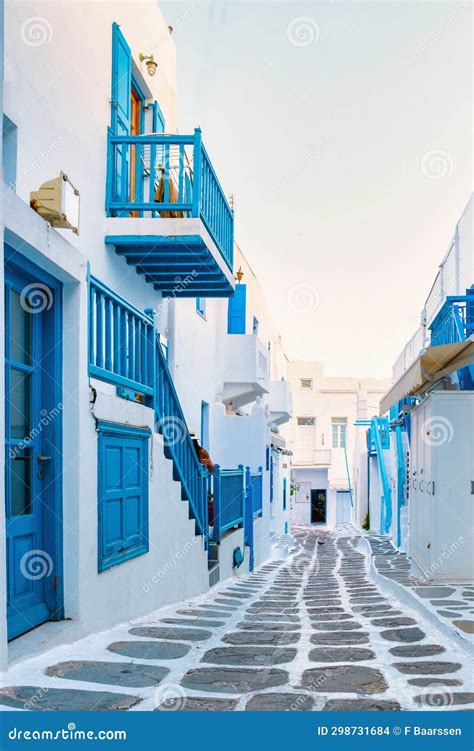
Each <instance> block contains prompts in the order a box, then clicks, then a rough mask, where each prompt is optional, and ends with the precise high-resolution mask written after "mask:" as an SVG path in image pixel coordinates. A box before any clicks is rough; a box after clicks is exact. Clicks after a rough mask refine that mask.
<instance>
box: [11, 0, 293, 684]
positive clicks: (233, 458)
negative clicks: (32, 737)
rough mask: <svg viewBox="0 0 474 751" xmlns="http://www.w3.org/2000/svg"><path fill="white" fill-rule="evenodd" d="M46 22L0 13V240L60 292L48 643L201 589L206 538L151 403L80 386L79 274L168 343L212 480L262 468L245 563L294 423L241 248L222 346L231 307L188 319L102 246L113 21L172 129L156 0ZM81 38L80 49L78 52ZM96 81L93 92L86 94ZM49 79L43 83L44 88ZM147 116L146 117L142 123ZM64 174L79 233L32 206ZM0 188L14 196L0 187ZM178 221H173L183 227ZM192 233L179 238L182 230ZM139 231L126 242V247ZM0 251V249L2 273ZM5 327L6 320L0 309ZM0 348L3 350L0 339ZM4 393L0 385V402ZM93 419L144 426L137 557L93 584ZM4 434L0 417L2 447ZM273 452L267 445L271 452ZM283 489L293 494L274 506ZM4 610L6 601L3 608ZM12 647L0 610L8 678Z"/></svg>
mask: <svg viewBox="0 0 474 751" xmlns="http://www.w3.org/2000/svg"><path fill="white" fill-rule="evenodd" d="M41 12H42V16H44V19H43V20H44V24H43V27H42V28H41V29H40V32H41V33H42V34H45V41H44V43H42V44H34V43H28V39H27V41H26V42H25V40H24V37H25V34H28V33H29V31H28V24H27V21H28V19H30V18H32V17H35V16H36V15H37V5H36V3H34V2H21V3H9V4H8V6H7V8H6V13H5V16H6V18H5V24H6V35H5V41H6V46H5V53H4V59H5V65H4V66H2V67H1V69H2V72H4V73H5V87H4V101H3V112H4V114H5V115H6V116H7V118H8V119H9V121H10V122H11V123H13V124H14V126H15V128H16V131H15V133H16V147H15V153H14V154H12V153H11V152H9V153H8V155H7V156H8V159H9V160H10V162H9V163H10V164H11V163H12V159H13V157H14V160H13V161H16V175H13V178H14V179H12V170H11V169H10V168H9V170H8V175H7V174H5V173H4V175H3V177H4V180H3V182H2V200H1V202H0V231H1V233H2V238H3V233H4V234H5V243H6V244H7V245H8V253H9V254H10V255H11V256H12V258H13V260H14V264H15V268H16V266H19V267H21V266H22V264H24V263H25V262H26V261H28V262H29V263H31V264H32V266H31V268H38V269H39V270H41V271H42V272H47V274H49V275H51V277H52V278H54V279H55V280H57V282H58V284H59V285H62V286H61V290H62V292H61V303H62V337H61V343H62V356H61V362H60V366H61V384H60V385H61V390H62V402H61V407H60V413H61V416H60V418H59V419H60V420H61V425H62V438H61V447H60V453H61V456H62V459H63V461H62V469H61V476H60V481H58V483H59V486H60V489H61V494H62V521H61V529H60V532H59V534H60V538H61V547H62V550H63V552H64V554H63V556H62V559H63V563H62V564H61V570H60V573H59V574H58V581H57V583H56V586H57V587H59V588H60V589H61V590H62V591H63V593H64V597H63V610H62V616H61V618H63V619H67V621H65V620H60V621H58V623H57V629H56V631H55V625H56V624H54V623H49V624H47V626H48V640H50V641H55V640H67V639H68V638H72V634H73V633H74V634H75V635H77V633H81V634H86V633H90V632H92V631H95V630H100V629H102V628H105V627H108V626H111V625H113V624H116V623H119V622H122V621H125V620H127V619H129V618H132V617H137V616H140V615H144V614H146V613H149V612H152V611H153V610H155V609H157V608H158V607H160V606H162V605H165V604H168V603H171V602H175V601H179V600H183V599H186V598H189V597H192V596H194V595H197V594H200V593H202V592H205V591H207V589H208V588H209V572H208V563H209V561H208V550H207V549H206V545H205V541H204V538H203V536H202V535H198V534H197V533H196V527H195V523H194V520H193V519H192V518H191V513H190V507H189V504H188V502H187V501H185V500H182V492H181V490H182V489H181V484H180V482H179V480H177V479H176V474H175V473H173V462H172V460H171V459H168V458H166V457H165V454H164V445H163V438H162V436H160V435H159V434H157V433H156V432H155V415H154V411H153V409H152V408H151V405H150V404H145V403H143V400H142V403H140V400H139V401H138V402H136V401H133V400H132V401H130V400H128V399H124V398H121V397H120V396H119V394H118V392H117V388H116V386H115V385H112V383H107V382H104V380H98V379H97V378H89V376H88V346H89V344H88V338H89V331H88V275H89V274H92V275H93V276H94V277H95V278H97V279H98V280H100V282H101V283H103V284H104V285H107V287H108V288H110V289H111V290H112V291H113V292H114V293H115V294H117V295H119V296H120V297H122V298H123V299H124V300H125V301H126V302H127V303H129V304H130V305H131V306H134V307H135V308H137V309H138V310H139V311H144V310H145V309H152V310H154V312H155V324H156V328H157V331H158V332H159V334H160V335H161V336H162V338H163V341H164V342H166V344H167V347H168V365H169V370H170V373H171V376H172V379H173V382H174V386H175V388H176V392H177V394H178V398H179V401H180V403H181V407H182V409H183V412H184V417H185V420H186V423H187V426H188V427H189V428H192V429H194V431H195V432H196V434H197V436H198V437H199V439H200V440H201V442H202V443H204V442H206V444H207V446H206V448H207V449H208V450H209V453H210V455H211V458H212V460H213V461H214V463H216V464H219V465H220V466H221V467H222V468H223V469H232V468H235V467H237V466H238V465H243V466H244V467H247V466H248V467H250V469H251V471H255V472H256V471H258V470H259V468H260V467H261V468H262V482H263V509H262V516H261V517H259V518H256V519H255V521H254V558H255V565H256V566H258V565H260V564H261V563H262V562H263V561H265V560H266V559H267V558H268V557H269V556H271V555H272V550H273V548H274V547H275V545H276V544H277V543H278V540H279V538H280V537H281V536H283V535H285V533H286V532H287V531H288V522H289V508H290V504H289V485H290V483H289V461H286V460H285V461H284V459H285V457H286V454H285V453H284V452H285V451H286V443H285V421H287V420H288V419H289V416H290V409H291V395H290V392H289V389H283V390H284V391H285V393H284V394H283V398H276V401H275V402H274V405H275V406H274V407H273V406H272V404H270V402H269V394H270V391H271V383H272V382H273V383H274V382H281V379H282V378H287V359H286V356H285V353H284V351H283V347H282V345H281V341H280V338H279V335H278V332H277V331H276V330H275V327H274V325H273V323H272V318H271V313H270V312H269V310H268V308H267V306H266V303H265V301H264V297H263V293H262V289H261V287H260V284H259V282H258V280H257V279H256V277H255V275H254V273H253V272H252V269H251V267H250V265H249V263H248V261H247V260H246V258H245V256H244V254H243V252H242V251H241V250H240V249H239V248H238V247H237V246H236V249H235V261H234V268H235V270H237V269H239V268H241V269H242V271H243V277H242V281H241V283H242V284H245V285H246V288H247V297H246V326H245V333H242V334H229V333H228V321H227V309H228V301H227V299H225V298H222V299H219V298H217V297H210V298H209V299H207V300H206V305H205V312H204V313H200V312H198V310H197V304H196V300H195V299H194V298H188V299H176V298H173V297H168V298H166V299H164V298H162V296H161V293H160V292H158V291H156V290H155V289H154V288H153V285H152V284H149V283H147V282H146V281H145V278H144V276H143V275H138V274H137V273H136V272H135V269H134V268H133V266H130V265H127V263H126V261H125V259H124V258H123V257H120V256H119V255H117V254H116V253H115V252H114V248H113V247H112V246H110V245H106V244H105V242H104V238H105V236H106V234H107V233H110V230H109V229H108V224H110V218H106V216H105V209H104V198H105V191H106V172H107V128H108V126H109V124H110V118H111V108H110V91H111V62H112V45H111V40H112V24H113V23H114V22H116V23H118V24H119V26H120V29H121V31H122V33H123V35H124V36H125V38H126V40H127V43H128V45H129V47H130V50H131V55H132V62H133V74H134V76H135V79H136V80H137V81H138V83H139V85H140V87H141V89H142V91H143V92H144V95H145V99H146V101H148V100H149V101H152V100H154V101H157V102H158V103H159V106H160V109H161V111H162V113H163V116H164V119H165V132H166V133H176V129H177V120H176V51H175V46H174V41H173V38H172V36H171V34H170V31H169V29H168V26H167V24H166V21H165V19H164V18H163V16H162V13H161V11H160V9H159V8H158V6H157V5H156V3H155V2H154V1H152V0H149V1H148V0H144V1H143V2H139V3H134V4H130V3H129V4H120V3H119V4H111V3H92V4H88V5H87V13H85V12H84V6H82V5H81V4H78V3H72V4H64V3H63V4H61V3H56V2H51V3H42V8H41ZM91 29H92V30H93V38H91V31H90V30H91ZM86 37H87V38H88V40H89V42H88V44H87V45H85V44H84V39H85V38H86ZM22 41H23V44H22V43H21V42H22ZM143 52H145V53H146V54H153V55H154V57H155V59H156V60H157V61H158V71H157V73H156V75H155V76H153V77H151V76H150V75H148V73H147V68H146V65H145V63H141V62H140V60H139V54H140V53H143ZM92 79H93V80H94V86H90V81H91V80H92ZM46 81H48V82H50V84H49V85H45V82H46ZM51 81H52V82H53V83H51ZM25 102H28V106H25ZM148 117H149V114H148V111H147V110H146V109H145V112H144V118H145V121H147V120H148ZM196 117H197V118H198V117H199V113H196ZM146 125H149V123H146ZM147 131H149V128H147ZM210 150H211V151H212V147H210ZM4 156H5V155H4ZM61 171H62V172H64V173H66V174H67V175H68V177H69V179H70V180H71V182H72V183H73V185H74V186H75V187H76V188H77V189H78V191H79V193H80V233H79V235H76V234H73V233H72V232H70V231H68V230H58V229H53V228H52V227H51V226H49V225H48V224H47V223H46V222H45V221H44V220H43V219H42V218H41V217H40V216H39V215H38V214H37V213H35V211H33V210H32V209H31V208H30V206H29V201H30V192H31V191H34V190H37V189H38V188H39V186H40V185H42V184H43V183H44V182H45V181H47V180H49V179H51V178H53V177H55V176H57V175H59V173H60V172H61ZM7 177H8V183H9V184H8V185H5V181H6V180H7ZM118 221H120V219H118ZM125 221H126V222H133V223H135V224H137V225H140V222H142V221H143V222H147V227H146V232H147V233H148V232H150V231H151V230H150V227H153V222H154V221H156V222H158V224H159V222H160V221H163V222H165V223H167V224H166V226H168V225H169V223H170V222H171V224H172V222H173V221H174V220H173V219H163V220H160V219H156V220H152V219H143V220H141V219H140V218H133V219H130V220H128V219H125ZM176 221H177V222H178V223H179V224H182V222H189V221H191V220H187V219H186V220H181V219H176ZM150 222H151V225H150V224H149V223H150ZM170 226H171V225H170ZM187 226H188V228H189V226H190V225H189V223H188V225H187ZM165 229H166V227H165ZM144 231H145V230H143V232H144ZM167 231H168V232H169V230H167ZM143 232H141V230H140V231H138V230H137V235H138V236H139V235H140V234H143ZM159 234H160V232H159V231H157V235H159ZM177 234H178V235H179V234H180V233H179V232H177ZM209 243H210V240H209ZM3 248H4V245H3V242H2V243H1V252H2V264H1V267H2V273H3V268H4V264H3ZM249 255H251V250H250V252H249ZM225 273H226V275H227V276H228V277H229V278H230V279H232V283H233V274H232V273H231V272H230V271H229V270H228V268H227V270H226V272H225ZM0 315H1V316H3V306H2V307H1V310H0ZM254 319H255V320H254ZM256 320H258V323H257V324H256V323H255V321H256ZM2 330H3V327H2ZM0 348H3V337H2V342H1V344H0ZM242 350H243V352H244V354H245V352H246V353H247V356H246V357H240V356H239V357H238V358H236V352H237V353H238V352H241V351H242ZM0 351H2V352H3V350H2V349H0ZM252 353H254V355H255V357H254V360H252ZM252 368H253V369H254V372H252ZM2 378H3V375H2ZM232 384H235V393H236V394H238V393H240V394H246V398H245V399H243V401H242V399H240V401H239V399H238V398H236V399H235V403H233V401H232V399H230V400H229V399H225V394H226V391H225V389H226V387H229V385H232ZM3 389H4V386H3V381H2V382H1V383H0V390H1V393H0V397H2V403H3V402H4V398H3V397H4V390H3ZM227 393H229V392H227ZM276 396H277V397H278V396H279V395H278V394H277V395H276ZM273 409H274V411H272V410H273ZM204 415H206V418H205V419H206V420H207V423H206V425H205V427H204V424H203V420H204V417H203V416H204ZM100 421H105V422H106V423H111V424H118V425H124V426H129V427H136V428H139V429H141V430H144V429H148V431H149V435H150V439H149V443H148V445H149V450H148V455H147V458H146V465H147V466H146V470H147V474H148V486H147V491H148V536H149V540H148V544H149V549H148V552H146V553H145V554H143V555H139V556H137V557H133V558H131V559H129V560H124V561H123V562H122V563H120V564H119V565H114V566H112V567H111V568H108V569H107V570H104V571H101V572H99V570H98V567H97V560H98V500H97V498H98V492H99V482H98V475H100V466H99V463H100V457H99V455H98V438H97V436H98V434H97V426H98V424H99V422H100ZM3 430H4V418H3V414H2V418H1V420H0V432H1V433H2V437H3ZM204 432H205V433H206V435H204ZM272 435H273V436H274V438H272ZM275 442H278V447H276V446H273V449H272V443H275ZM272 452H274V453H275V457H276V459H275V464H276V471H277V473H278V482H277V484H276V485H275V486H274V489H273V497H272V498H271V497H270V496H271V493H270V484H271V478H270V464H269V457H270V455H271V453H272ZM284 478H285V482H286V485H287V491H286V492H287V494H288V500H287V502H286V504H285V507H284V505H283V481H284ZM2 487H3V485H2ZM277 506H278V508H277ZM5 522H6V516H5V504H4V503H3V502H2V504H1V509H0V557H1V558H2V559H5V557H6V551H5V539H6V533H5ZM220 545H221V550H222V554H221V555H220V556H219V569H220V571H219V576H220V580H221V581H222V580H223V579H225V578H227V577H230V576H242V575H243V574H244V573H245V571H248V566H249V560H248V558H249V551H248V550H247V549H246V548H245V545H244V533H243V530H242V529H241V528H240V529H237V530H231V531H230V532H228V533H226V535H225V536H224V538H223V539H222V541H221V543H220ZM236 546H238V547H241V549H242V551H243V552H244V563H243V565H242V566H241V568H240V569H236V568H235V565H234V561H233V555H232V552H233V549H234V548H235V547H236ZM7 576H8V573H7V571H6V570H5V569H4V568H2V569H1V570H0V595H1V594H2V593H3V594H4V595H5V592H6V588H7ZM0 599H1V600H2V602H5V599H6V598H5V596H4V597H0ZM41 628H42V627H41V626H40V629H39V630H40V631H41ZM22 638H23V637H22V636H20V637H19V639H17V640H16V642H12V644H14V645H16V646H15V649H16V651H18V652H21V651H22V650H21V649H18V643H19V642H20V641H21V639H22ZM40 642H41V637H40ZM9 649H10V653H11V651H12V647H11V645H10V648H9V646H8V638H7V618H6V613H5V609H4V608H3V609H2V611H1V614H0V667H1V668H2V669H6V668H7V667H8V661H9V657H8V654H9ZM23 653H24V654H27V653H28V650H27V649H23Z"/></svg>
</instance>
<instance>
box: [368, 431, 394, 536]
mask: <svg viewBox="0 0 474 751" xmlns="http://www.w3.org/2000/svg"><path fill="white" fill-rule="evenodd" d="M380 423H382V419H381V418H378V417H374V418H373V420H372V425H373V428H374V429H373V431H372V429H371V432H373V440H374V443H375V450H376V452H377V462H378V467H379V475H380V480H381V483H382V499H381V500H382V502H381V504H380V533H381V534H388V533H389V532H390V527H391V524H392V490H391V488H390V483H389V481H388V475H387V468H386V466H385V459H384V455H383V451H384V446H383V443H382V439H381V436H380V430H381V428H382V425H381V424H380ZM387 423H388V421H387ZM387 440H388V446H386V448H389V446H390V437H389V435H388V429H387Z"/></svg>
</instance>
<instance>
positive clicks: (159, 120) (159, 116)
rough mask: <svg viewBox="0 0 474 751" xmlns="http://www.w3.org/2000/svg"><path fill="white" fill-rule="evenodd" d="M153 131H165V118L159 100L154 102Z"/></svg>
mask: <svg viewBox="0 0 474 751" xmlns="http://www.w3.org/2000/svg"><path fill="white" fill-rule="evenodd" d="M152 128H153V133H164V132H165V118H164V116H163V113H162V111H161V109H160V106H159V104H158V102H153V125H152Z"/></svg>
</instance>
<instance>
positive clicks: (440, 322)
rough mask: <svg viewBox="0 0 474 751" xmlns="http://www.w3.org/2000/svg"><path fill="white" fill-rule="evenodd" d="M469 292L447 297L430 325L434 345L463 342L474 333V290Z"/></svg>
mask: <svg viewBox="0 0 474 751" xmlns="http://www.w3.org/2000/svg"><path fill="white" fill-rule="evenodd" d="M468 292H469V294H466V295H456V296H455V295H453V296H450V297H447V298H446V301H445V303H444V304H443V306H442V308H441V309H440V311H439V313H438V314H437V315H436V317H435V318H434V319H433V321H432V322H431V325H430V331H431V346H432V347H438V346H440V345H442V344H454V343H455V342H462V341H465V340H466V339H467V338H468V337H469V336H471V334H474V291H472V290H468Z"/></svg>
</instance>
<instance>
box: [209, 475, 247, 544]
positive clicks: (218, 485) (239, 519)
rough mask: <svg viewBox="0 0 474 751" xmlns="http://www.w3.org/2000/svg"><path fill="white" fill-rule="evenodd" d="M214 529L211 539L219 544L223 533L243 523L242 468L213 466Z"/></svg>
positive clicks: (243, 492) (243, 493) (243, 490)
mask: <svg viewBox="0 0 474 751" xmlns="http://www.w3.org/2000/svg"><path fill="white" fill-rule="evenodd" d="M213 485H214V527H213V533H212V538H213V540H214V541H215V542H220V539H221V537H222V534H223V532H226V531H227V530H228V529H232V528H233V527H240V526H242V524H243V523H244V514H245V511H244V508H245V488H244V468H243V466H242V465H241V464H239V467H238V469H221V468H220V466H219V465H218V464H216V465H215V469H214V477H213Z"/></svg>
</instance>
